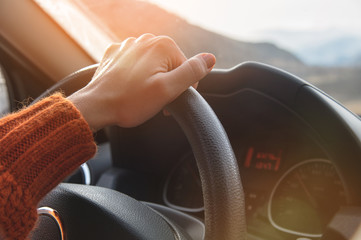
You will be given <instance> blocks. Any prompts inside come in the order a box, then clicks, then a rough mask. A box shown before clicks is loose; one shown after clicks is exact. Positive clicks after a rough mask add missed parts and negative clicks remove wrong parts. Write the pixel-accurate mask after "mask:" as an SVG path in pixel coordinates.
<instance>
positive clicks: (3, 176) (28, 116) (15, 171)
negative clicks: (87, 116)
mask: <svg viewBox="0 0 361 240" xmlns="http://www.w3.org/2000/svg"><path fill="white" fill-rule="evenodd" d="M95 152H96V145H95V143H94V140H93V135H92V132H91V130H90V129H89V126H88V124H87V123H86V121H85V120H84V119H83V118H82V116H81V114H80V112H79V111H78V110H77V109H76V108H75V106H74V105H73V104H72V103H71V102H70V101H68V100H67V99H65V98H63V97H62V96H61V95H60V94H56V95H53V96H51V97H48V98H45V99H43V100H42V101H40V102H39V103H37V104H35V105H33V106H31V107H29V108H27V109H24V110H22V111H20V112H18V113H15V114H12V115H9V116H7V117H5V118H4V119H1V120H0V228H1V232H3V233H5V234H6V235H7V239H24V238H25V237H26V236H27V235H28V233H29V232H30V230H31V229H32V227H33V226H34V224H35V221H36V219H37V214H36V206H37V204H38V202H39V201H40V200H41V199H42V198H43V197H44V196H45V194H46V193H48V192H49V191H50V190H51V189H52V188H54V187H55V186H56V185H57V184H59V183H60V182H61V181H62V179H64V178H65V177H66V176H67V175H68V174H70V173H71V172H73V171H74V170H75V169H76V168H77V167H78V166H79V165H80V164H82V163H83V162H85V161H86V160H88V159H90V158H91V157H92V156H93V155H94V154H95Z"/></svg>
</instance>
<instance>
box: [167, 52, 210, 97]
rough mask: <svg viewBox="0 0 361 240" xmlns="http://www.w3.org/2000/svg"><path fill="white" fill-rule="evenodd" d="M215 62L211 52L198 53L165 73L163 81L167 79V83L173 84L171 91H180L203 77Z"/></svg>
mask: <svg viewBox="0 0 361 240" xmlns="http://www.w3.org/2000/svg"><path fill="white" fill-rule="evenodd" d="M215 63H216V58H215V56H214V55H213V54H210V53H202V54H198V55H196V56H194V57H192V58H190V59H188V60H186V61H185V62H183V64H181V65H180V66H179V67H177V68H176V69H174V70H172V71H170V72H168V73H166V74H165V75H166V76H165V81H169V82H168V84H170V85H171V86H173V87H172V88H173V91H175V92H177V93H181V92H183V91H184V90H185V89H187V88H188V87H189V86H191V85H194V84H197V82H198V81H199V80H201V79H202V78H204V77H205V76H206V75H207V74H208V73H209V72H210V71H211V70H212V68H213V66H214V64H215Z"/></svg>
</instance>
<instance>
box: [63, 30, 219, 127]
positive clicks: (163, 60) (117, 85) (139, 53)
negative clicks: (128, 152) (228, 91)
mask: <svg viewBox="0 0 361 240" xmlns="http://www.w3.org/2000/svg"><path fill="white" fill-rule="evenodd" d="M214 64H215V57H214V56H213V55H212V54H206V53H203V54H198V55H196V56H194V57H192V58H190V59H188V60H187V58H186V57H185V56H184V54H183V52H182V51H181V50H180V49H179V47H178V46H177V44H176V43H175V42H174V41H173V40H172V39H171V38H169V37H164V36H160V37H156V36H154V35H152V34H144V35H142V36H141V37H139V38H137V39H135V38H128V39H127V40H125V41H124V42H122V43H121V44H113V45H111V46H110V47H109V48H108V49H107V50H106V52H105V55H104V57H103V59H102V60H101V62H100V65H99V68H98V69H97V71H96V73H95V74H94V76H93V79H92V80H91V81H90V82H89V84H88V85H87V86H85V87H84V88H82V89H80V90H79V91H78V92H75V93H74V94H73V95H71V96H69V100H71V101H72V102H73V103H74V105H75V106H76V107H77V108H78V109H79V111H80V112H81V113H82V115H83V116H84V118H85V120H86V121H87V122H88V124H89V126H90V128H91V129H92V130H93V131H96V130H98V129H100V128H103V127H105V126H107V125H114V124H116V125H119V126H121V127H134V126H137V125H139V124H141V123H143V122H145V121H146V120H148V119H149V118H151V117H153V116H154V115H155V114H157V113H158V112H159V111H160V110H162V109H163V108H164V107H165V106H166V105H167V104H168V103H170V102H172V101H173V100H174V99H176V98H177V97H178V96H179V95H180V94H181V93H182V92H184V91H185V90H186V89H187V88H188V87H189V86H191V85H193V84H196V83H197V82H198V81H199V80H201V79H202V78H203V77H205V76H206V75H207V74H208V73H209V72H210V71H211V69H212V68H213V66H214Z"/></svg>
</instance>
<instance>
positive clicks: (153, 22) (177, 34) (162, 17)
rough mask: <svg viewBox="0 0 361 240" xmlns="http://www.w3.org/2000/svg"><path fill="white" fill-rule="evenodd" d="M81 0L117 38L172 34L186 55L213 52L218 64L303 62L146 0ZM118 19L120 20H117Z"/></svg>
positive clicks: (284, 52)
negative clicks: (203, 25) (190, 20)
mask: <svg viewBox="0 0 361 240" xmlns="http://www.w3.org/2000/svg"><path fill="white" fill-rule="evenodd" d="M78 2H79V3H84V5H82V6H83V7H84V8H86V9H87V10H88V11H89V12H88V14H92V15H93V17H94V16H95V17H96V18H97V19H98V21H99V22H98V23H99V24H100V25H102V27H103V28H104V27H105V28H107V29H108V31H109V32H111V34H112V35H113V36H114V38H115V39H116V40H118V41H120V40H123V39H125V38H127V37H130V36H132V37H138V36H140V35H142V34H143V33H153V34H155V35H167V36H170V37H172V38H173V39H174V40H175V41H176V42H177V44H178V45H179V46H180V48H181V49H182V50H183V51H184V53H185V54H186V56H188V57H190V56H193V55H195V54H197V53H199V52H212V53H213V54H215V55H216V57H217V65H216V67H217V68H229V67H233V66H234V65H236V64H238V63H240V62H244V61H262V62H264V63H268V64H272V65H276V66H279V67H285V66H290V65H296V66H298V65H300V64H301V65H302V62H301V61H300V60H299V59H298V58H297V57H295V56H294V55H293V54H291V53H290V52H288V51H286V50H283V49H281V48H278V47H277V46H276V45H273V44H271V43H249V42H243V41H237V40H234V39H231V38H228V37H225V36H222V35H220V34H217V33H214V32H211V31H208V30H205V29H202V28H200V27H197V26H194V25H191V24H189V23H188V22H186V21H185V20H183V19H182V18H180V17H178V16H176V15H174V14H172V13H169V12H167V11H166V10H164V9H162V8H160V7H158V6H156V5H154V4H151V3H149V2H145V1H135V0H117V1H114V0H103V1H96V0H80V1H78ZM114 19H119V21H114Z"/></svg>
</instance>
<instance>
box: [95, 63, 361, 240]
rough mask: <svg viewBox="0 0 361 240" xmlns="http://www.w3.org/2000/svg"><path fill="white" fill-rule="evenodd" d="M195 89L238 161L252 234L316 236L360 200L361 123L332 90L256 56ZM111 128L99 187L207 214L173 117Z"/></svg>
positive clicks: (261, 236) (196, 175)
mask: <svg viewBox="0 0 361 240" xmlns="http://www.w3.org/2000/svg"><path fill="white" fill-rule="evenodd" d="M198 91H199V92H200V93H201V94H202V96H203V97H204V98H205V99H206V100H207V102H208V103H209V104H210V106H211V107H212V109H213V110H214V112H215V113H216V115H217V117H218V118H219V119H220V121H221V123H222V125H223V127H224V129H225V130H226V132H227V135H228V137H229V140H230V143H231V145H232V147H233V150H234V153H235V156H236V158H237V161H238V167H239V172H240V175H241V180H242V185H243V189H244V193H245V208H246V222H247V230H248V234H249V236H248V238H249V239H271V240H272V239H281V240H282V239H320V238H321V237H322V235H323V234H324V233H325V232H326V231H327V229H328V225H329V222H330V221H331V219H332V218H333V217H334V215H335V214H336V213H337V212H338V211H339V210H340V209H341V208H342V207H344V206H360V205H361V191H360V190H359V184H358V183H359V182H361V176H360V174H359V172H360V170H361V163H360V162H359V156H361V151H360V150H361V122H360V119H359V118H358V117H357V116H355V115H353V114H352V113H350V112H349V111H348V110H346V109H345V108H343V107H342V106H341V105H339V104H338V103H337V102H335V101H334V100H332V99H330V98H329V97H328V96H327V95H325V94H324V93H322V92H321V91H319V90H318V89H316V88H314V87H312V86H310V85H309V84H308V83H306V82H304V81H303V80H301V79H299V78H296V77H294V76H292V75H290V74H288V73H285V72H282V71H281V70H278V69H274V68H272V67H268V66H265V65H262V64H258V63H246V64H242V65H240V66H237V67H235V68H234V69H230V70H215V71H213V72H212V73H211V74H209V75H208V76H207V79H205V80H203V81H201V82H200V84H199V87H198ZM107 134H108V136H109V139H110V144H111V155H112V159H113V168H112V170H111V171H108V172H106V173H105V174H103V176H102V177H101V178H100V179H101V180H102V179H103V180H104V179H106V181H98V183H97V185H100V186H105V187H109V188H112V189H115V190H118V191H121V192H123V193H126V194H128V195H130V196H132V197H134V198H136V199H139V200H143V201H148V202H155V203H159V204H163V205H166V206H168V207H170V208H173V209H176V210H180V211H183V212H185V213H187V214H190V215H193V216H195V217H198V218H199V219H203V218H204V211H203V210H204V208H203V200H202V199H203V197H202V182H201V180H200V178H199V173H198V168H197V164H196V161H195V159H194V157H193V153H192V148H191V146H190V145H189V143H188V141H187V139H186V137H185V135H184V133H183V132H182V130H181V129H180V127H179V126H178V124H177V123H176V122H175V120H174V119H173V118H172V117H167V116H164V115H162V114H158V115H157V116H155V117H154V118H153V119H151V120H149V121H148V122H146V123H144V124H142V125H141V126H139V127H136V128H132V129H122V128H117V127H113V128H110V129H108V130H107ZM99 182H101V184H100V183H99ZM240 187H241V186H240Z"/></svg>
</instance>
